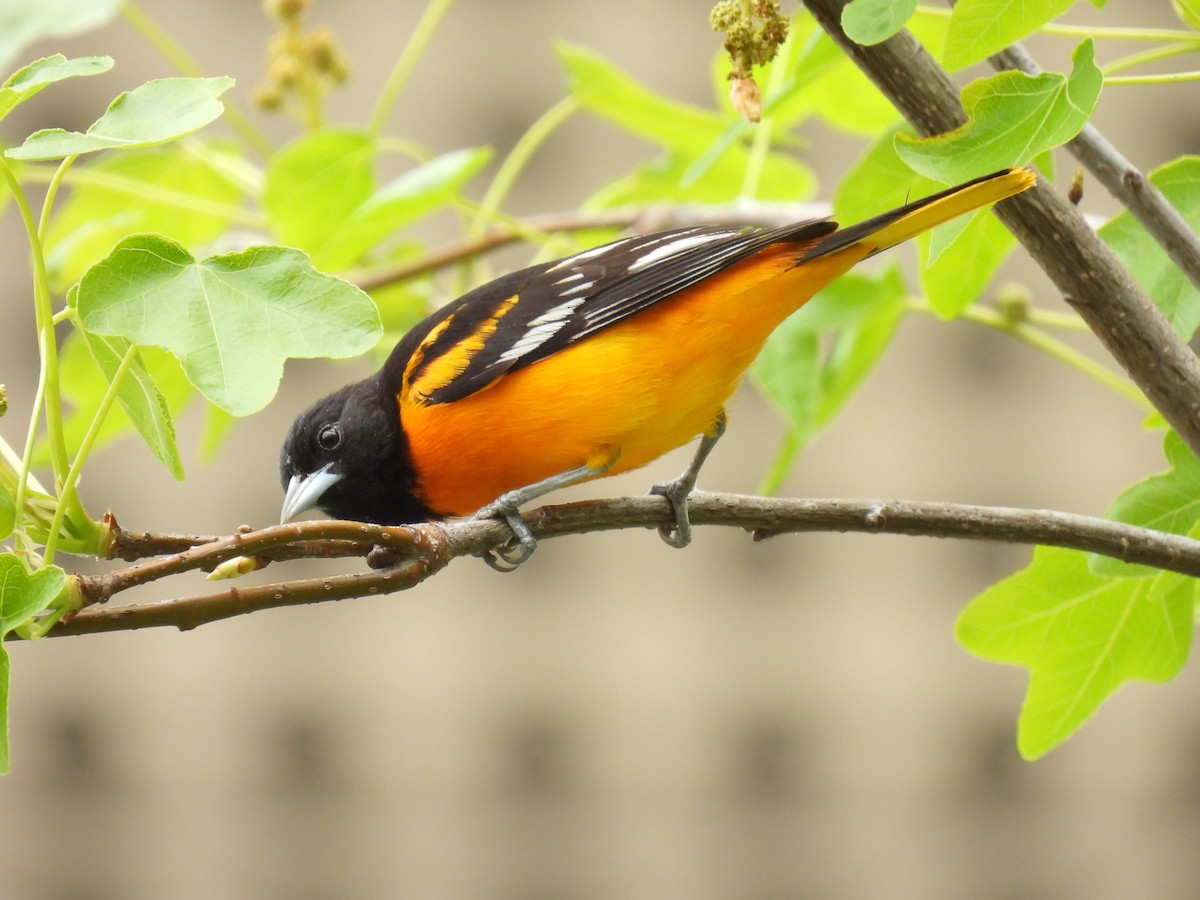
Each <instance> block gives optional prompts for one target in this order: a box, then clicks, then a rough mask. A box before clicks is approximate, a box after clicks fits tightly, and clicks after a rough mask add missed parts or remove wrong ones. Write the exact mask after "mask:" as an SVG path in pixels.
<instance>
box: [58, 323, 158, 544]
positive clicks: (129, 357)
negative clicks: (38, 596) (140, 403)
mask: <svg viewBox="0 0 1200 900" xmlns="http://www.w3.org/2000/svg"><path fill="white" fill-rule="evenodd" d="M137 351H138V347H137V344H130V345H129V349H128V350H126V351H125V355H124V356H123V357H121V364H120V365H119V366H117V370H116V372H114V373H113V377H112V381H110V382H109V383H108V389H107V390H105V392H104V397H103V398H102V399H101V400H100V406H99V408H97V410H96V415H95V416H93V417H92V422H91V424H90V425H88V430H87V433H86V434H85V435H84V437H83V443H81V444H80V445H79V451H78V452H77V453H76V454H75V460H74V461H73V462H72V463H71V469H70V471H69V472H67V478H66V481H65V482H64V483H63V485H62V490H61V493H60V494H59V499H58V508H57V509H55V511H54V518H53V520H51V522H50V533H49V535H47V537H46V554H45V559H46V565H50V564H51V563H52V562H54V553H55V551H56V550H57V549H58V540H59V534H60V532H61V531H62V527H63V519H64V518H65V516H66V511H67V508H68V506H69V505H70V504H72V503H73V502H75V501H76V498H77V494H76V492H75V487H76V485H78V483H79V473H80V471H82V469H83V463H84V461H85V460H86V459H87V458H88V454H89V453H91V450H92V446H93V445H94V444H95V443H96V438H97V437H98V436H99V435H100V428H101V427H102V426H103V425H104V420H105V419H106V418H107V417H108V412H109V410H110V409H112V405H113V402H114V401H115V400H116V399H117V392H118V391H119V390H120V389H121V382H123V381H124V380H125V374H126V373H127V372H128V371H129V367H130V366H131V365H133V361H134V359H135V358H136V357H137Z"/></svg>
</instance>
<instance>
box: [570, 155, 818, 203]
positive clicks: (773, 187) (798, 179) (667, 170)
mask: <svg viewBox="0 0 1200 900" xmlns="http://www.w3.org/2000/svg"><path fill="white" fill-rule="evenodd" d="M692 162H693V160H691V159H689V158H684V157H680V156H674V155H667V156H664V157H662V158H660V159H657V160H654V161H652V162H649V163H646V164H644V165H641V166H639V167H637V168H636V169H634V171H633V172H632V173H630V174H629V175H626V176H624V177H622V178H619V179H617V180H616V181H614V182H613V183H612V184H610V185H608V186H606V187H604V188H602V189H601V190H600V191H598V192H597V193H596V194H595V195H593V196H592V197H591V198H589V199H588V201H587V202H586V203H585V204H584V205H585V207H586V208H588V209H604V208H609V207H614V206H625V205H628V204H635V203H655V202H668V201H669V202H673V203H729V202H731V201H733V200H736V199H737V198H738V197H739V196H740V195H741V191H742V184H743V182H744V181H745V175H746V151H745V150H744V149H743V148H741V147H737V148H734V149H733V150H731V151H730V152H729V153H727V154H725V155H724V156H722V157H721V158H720V159H719V160H717V161H716V162H714V163H713V164H712V165H711V166H709V168H708V170H707V171H705V172H704V174H703V175H702V176H700V177H699V178H697V179H695V180H689V169H691V164H692ZM815 191H816V178H815V176H814V175H813V173H812V170H811V169H809V168H807V167H806V166H804V165H802V164H800V163H798V162H796V161H795V160H793V159H791V158H790V157H788V156H785V155H783V154H782V153H772V154H770V155H768V156H767V159H766V162H765V164H764V165H763V173H762V180H761V181H760V182H759V187H758V192H757V194H756V199H757V200H760V201H767V202H770V201H781V202H798V201H802V200H806V199H808V198H809V197H811V196H812V195H813V193H814V192H815Z"/></svg>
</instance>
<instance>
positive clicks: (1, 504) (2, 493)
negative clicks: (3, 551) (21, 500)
mask: <svg viewBox="0 0 1200 900" xmlns="http://www.w3.org/2000/svg"><path fill="white" fill-rule="evenodd" d="M16 525H17V498H16V497H14V496H13V495H12V494H10V493H9V492H8V487H7V486H5V485H3V484H0V541H2V540H4V539H5V538H6V537H8V536H9V535H10V534H12V533H13V528H15V527H16Z"/></svg>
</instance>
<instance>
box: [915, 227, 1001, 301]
mask: <svg viewBox="0 0 1200 900" xmlns="http://www.w3.org/2000/svg"><path fill="white" fill-rule="evenodd" d="M961 221H962V222H964V223H965V225H964V226H963V228H962V231H961V232H960V233H958V234H957V236H956V238H955V239H954V240H953V241H951V243H950V244H949V245H948V246H944V247H943V248H942V252H941V253H939V254H938V255H937V257H936V259H934V257H933V250H932V243H933V241H934V239H935V238H937V237H938V235H939V234H940V233H944V229H945V228H946V227H947V226H952V225H955V224H956V223H953V222H948V223H946V225H943V226H941V227H940V228H937V229H934V231H932V232H926V233H925V234H922V235H919V236H918V237H917V247H918V249H919V251H920V253H921V256H922V257H923V264H922V265H921V267H920V269H919V270H918V273H917V275H918V278H919V279H920V282H921V290H922V291H923V292H924V293H925V296H926V297H927V298H928V300H929V305H930V306H932V307H933V311H934V312H935V313H937V314H938V315H939V316H941V317H942V318H943V319H953V318H955V317H957V316H960V315H962V313H963V312H964V311H965V310H966V309H967V307H969V306H970V305H971V304H972V303H974V302H975V301H976V300H978V299H979V297H980V296H981V295H982V294H983V292H984V289H985V288H987V286H988V284H989V283H990V282H991V280H992V277H993V276H994V275H995V274H996V270H997V269H999V268H1000V264H1001V263H1003V262H1004V260H1005V259H1006V258H1007V257H1008V255H1009V254H1010V253H1011V252H1012V250H1013V248H1014V247H1015V246H1016V245H1017V239H1016V238H1014V237H1013V236H1012V234H1011V233H1010V232H1009V230H1008V229H1007V228H1005V227H1004V225H1003V224H1002V223H1001V221H1000V220H999V219H997V218H996V217H995V216H993V215H992V214H991V212H990V211H989V210H986V209H985V210H978V211H977V212H976V213H975V214H974V215H972V216H963V217H962V220H961ZM930 260H932V262H930Z"/></svg>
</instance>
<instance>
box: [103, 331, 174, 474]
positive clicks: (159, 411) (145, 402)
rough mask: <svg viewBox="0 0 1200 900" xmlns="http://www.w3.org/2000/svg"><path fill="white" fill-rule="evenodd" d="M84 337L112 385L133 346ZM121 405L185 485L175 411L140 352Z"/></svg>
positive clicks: (120, 398)
mask: <svg viewBox="0 0 1200 900" xmlns="http://www.w3.org/2000/svg"><path fill="white" fill-rule="evenodd" d="M82 334H83V337H84V340H85V341H86V342H87V345H88V350H90V351H91V354H92V358H93V359H94V360H95V361H96V365H98V366H99V367H100V371H102V372H103V373H104V378H105V380H106V381H108V382H109V383H110V384H111V383H112V379H113V376H114V375H115V374H116V372H117V369H118V367H119V366H120V365H121V360H122V359H123V358H124V357H125V354H126V353H128V352H129V348H130V347H131V346H132V345H131V344H130V343H129V341H127V340H125V339H124V338H120V337H105V336H104V335H99V334H92V333H91V332H88V331H84V332H82ZM117 402H118V403H120V404H121V408H122V409H124V410H125V414H126V415H128V416H129V420H130V421H131V422H132V423H133V425H134V427H135V428H137V430H138V433H139V434H140V435H141V436H142V439H143V440H145V442H146V445H147V446H148V447H149V448H150V450H151V451H152V452H153V453H154V455H155V456H156V457H157V458H158V461H159V462H161V463H162V464H163V465H164V466H166V467H167V471H168V472H170V473H171V474H172V475H174V476H175V477H176V478H177V479H179V480H180V481H182V480H183V461H182V460H181V459H180V458H179V449H178V447H176V446H175V425H174V423H173V422H172V421H171V410H170V407H169V406H168V404H167V400H166V398H165V397H164V396H163V394H162V391H160V390H159V389H158V385H157V384H156V383H155V381H154V377H153V376H152V375H151V374H150V372H149V370H148V369H147V368H146V364H145V363H144V362H142V360H141V355H140V351H139V353H138V355H137V356H136V357H135V358H134V360H133V362H132V363H131V364H130V366H129V370H128V371H127V372H126V374H125V378H124V380H123V381H122V382H121V386H120V387H119V388H117Z"/></svg>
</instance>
